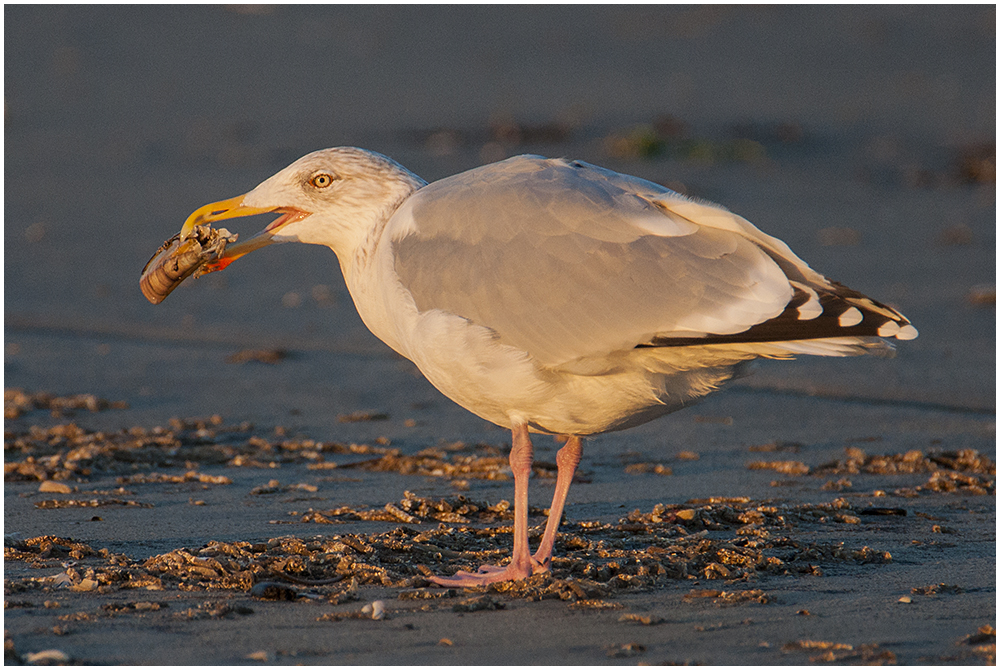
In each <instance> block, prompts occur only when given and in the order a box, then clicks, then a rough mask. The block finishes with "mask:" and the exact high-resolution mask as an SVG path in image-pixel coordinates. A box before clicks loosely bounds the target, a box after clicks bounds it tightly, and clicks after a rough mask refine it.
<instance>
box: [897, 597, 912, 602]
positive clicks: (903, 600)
mask: <svg viewBox="0 0 1000 670" xmlns="http://www.w3.org/2000/svg"><path fill="white" fill-rule="evenodd" d="M899 602H901V603H904V604H909V603H912V602H913V598H911V597H910V596H903V597H902V598H900V599H899Z"/></svg>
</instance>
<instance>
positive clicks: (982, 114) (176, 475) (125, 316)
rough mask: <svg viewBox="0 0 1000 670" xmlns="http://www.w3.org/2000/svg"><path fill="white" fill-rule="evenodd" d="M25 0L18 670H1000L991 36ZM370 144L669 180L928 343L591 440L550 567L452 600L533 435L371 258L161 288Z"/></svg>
mask: <svg viewBox="0 0 1000 670" xmlns="http://www.w3.org/2000/svg"><path fill="white" fill-rule="evenodd" d="M4 13H5V19H6V22H5V25H6V31H5V56H6V66H5V82H6V87H5V110H4V111H5V179H4V185H5V225H4V243H5V247H4V278H5V289H4V308H5V311H4V348H5V366H4V374H5V377H4V387H5V389H6V390H7V391H6V393H5V437H4V446H5V449H4V463H5V485H4V534H5V541H4V547H5V559H4V587H5V596H4V605H5V610H4V614H5V619H4V630H5V636H4V638H5V662H6V663H27V662H35V663H45V662H50V663H53V662H55V663H60V662H68V663H77V664H158V665H202V664H247V665H253V664H262V663H263V664H298V663H306V664H328V665H329V664H337V665H341V664H366V665H368V664H371V665H412V664H435V665H436V664H448V665H497V664H553V665H554V664H560V665H561V664H594V665H596V664H616V665H623V664H628V665H631V664H636V663H641V664H664V663H666V664H675V663H682V664H683V663H688V664H710V665H733V664H735V665H785V664H823V663H850V664H890V663H895V664H908V665H912V664H935V665H936V664H963V665H964V664H993V663H995V630H994V628H995V625H996V491H995V479H996V475H995V459H996V425H995V412H996V393H995V388H996V357H995V350H996V307H995V283H996V253H995V249H996V225H995V221H996V187H995V163H996V160H995V125H996V106H995V101H996V89H995V80H996V71H995V60H996V46H995V45H996V42H995V39H996V38H995V24H996V18H995V8H994V7H992V6H971V7H922V6H921V7H895V6H893V7H878V8H870V7H834V8H830V7H827V8H823V7H816V8H801V7H764V8H757V7H716V6H712V7H693V8H692V7H628V8H606V7H539V8H534V7H532V8H523V7H518V8H477V7H436V8H428V7H405V8H400V7H316V8H312V7H281V6H279V7H271V6H232V7H226V8H216V7H153V8H145V7H117V6H116V7H68V8H67V7H28V6H7V7H5V8H4ZM338 145H353V146H360V147H365V148H368V149H372V150H376V151H379V152H382V153H384V154H386V155H389V156H392V157H393V158H395V159H396V160H398V161H399V162H400V163H402V164H403V165H405V166H407V167H408V168H410V169H411V170H413V171H414V172H415V173H417V174H419V175H421V176H422V177H424V178H425V179H427V180H429V181H433V180H435V179H439V178H442V177H446V176H448V175H451V174H455V173H457V172H460V171H463V170H466V169H470V168H473V167H476V166H478V165H481V164H484V163H487V162H492V161H495V160H499V159H502V158H505V157H508V156H513V155H517V154H522V153H535V154H541V155H545V156H565V157H569V158H578V159H581V160H585V161H588V162H591V163H594V164H597V165H602V166H605V167H608V168H611V169H615V170H618V171H621V172H624V173H628V174H633V175H637V176H640V177H643V178H646V179H649V180H652V181H655V182H658V183H661V184H664V185H666V186H668V187H670V188H673V189H675V190H678V191H680V192H682V193H685V194H688V195H691V196H694V197H699V198H705V199H708V200H711V201H713V202H718V203H720V204H722V205H724V206H726V207H727V208H729V209H731V210H733V211H735V212H737V213H739V214H741V215H743V216H745V217H746V218H747V219H749V220H750V221H752V222H753V223H754V224H755V225H757V226H758V227H759V228H761V229H762V230H764V231H765V232H767V233H769V234H772V235H775V236H776V237H779V238H781V239H783V240H784V241H786V242H787V243H788V244H789V246H790V247H791V248H792V249H794V250H795V252H796V253H798V254H799V255H800V256H801V257H802V258H804V259H805V260H806V261H808V262H809V263H810V265H812V267H814V268H815V269H816V270H818V271H819V272H822V273H824V274H826V275H827V276H829V277H831V278H833V279H836V280H838V281H840V282H843V283H844V284H846V285H848V286H851V287H853V288H856V289H858V290H860V291H862V292H864V293H865V294H867V295H870V296H872V297H875V298H877V299H879V300H881V301H883V302H886V303H887V304H890V305H892V306H893V307H895V308H898V309H899V310H901V311H902V312H903V313H904V314H906V316H907V317H909V318H910V320H911V321H912V322H913V324H914V325H915V326H916V327H917V328H918V329H919V330H920V337H919V338H918V339H916V340H914V341H911V342H900V343H899V345H898V347H897V354H896V356H895V357H894V358H874V357H867V358H854V359H817V358H801V359H799V360H796V361H794V362H778V361H772V362H765V363H762V364H760V365H759V366H758V367H757V369H756V370H755V371H754V374H753V375H751V376H749V377H746V378H744V379H741V380H739V381H737V382H735V383H733V384H732V385H731V386H730V387H729V388H728V389H727V390H725V391H723V392H722V393H718V394H715V395H713V396H711V397H709V398H708V399H706V400H705V401H704V402H702V403H700V404H698V405H696V406H694V407H691V408H688V409H685V410H683V411H681V412H678V413H676V414H674V415H671V416H669V417H666V418H664V419H661V420H658V421H655V422H652V423H648V424H645V425H643V426H640V427H638V428H635V429H632V430H628V431H624V432H618V433H611V434H606V435H603V436H599V437H596V438H594V439H591V440H588V441H586V442H585V445H584V456H583V462H582V464H581V468H580V472H579V473H578V475H577V478H576V480H575V483H574V485H573V487H572V489H571V491H570V497H569V501H568V504H567V509H566V513H565V521H564V524H563V526H562V527H561V533H560V537H559V540H558V542H557V544H556V551H557V556H558V558H557V560H556V561H555V562H554V565H553V571H552V573H551V574H547V575H538V576H535V577H533V578H532V579H530V580H528V581H527V582H524V583H519V584H514V585H511V586H507V587H496V586H491V587H489V588H479V589H469V590H449V589H441V588H434V587H431V586H430V585H429V583H428V582H427V580H426V576H427V575H430V574H442V573H452V572H454V571H455V570H456V569H458V568H463V569H469V568H472V567H475V566H478V565H479V564H480V563H483V562H493V563H496V562H498V561H501V560H504V559H506V558H507V557H508V556H509V553H510V542H511V534H510V525H511V518H512V516H511V510H510V505H511V501H512V500H513V482H512V480H511V477H510V468H509V466H508V465H507V463H506V455H507V451H508V450H509V445H510V439H511V438H510V432H509V431H507V430H505V429H501V428H499V427H497V426H493V425H491V424H489V423H487V422H485V421H484V420H482V419H479V418H478V417H476V416H474V415H472V414H470V413H468V412H467V411H465V410H463V409H462V408H460V407H458V406H457V405H455V404H453V403H452V402H451V401H449V400H447V399H446V398H445V397H443V396H442V395H441V394H440V393H438V392H437V391H436V390H435V389H434V388H433V387H432V386H431V385H430V384H429V383H428V382H427V381H426V380H424V379H423V377H422V376H421V375H420V373H419V371H418V370H417V369H416V367H415V366H414V365H413V364H412V363H410V362H409V361H407V360H405V359H403V358H401V357H399V356H398V355H396V354H395V353H393V352H392V351H391V350H390V349H389V348H388V347H386V346H385V345H384V344H382V343H381V342H380V341H378V340H377V339H376V338H375V337H374V336H373V335H371V334H370V333H369V332H368V331H367V329H366V328H365V327H364V325H363V324H362V323H361V320H360V318H359V317H358V315H357V313H356V311H355V309H354V305H353V304H352V301H351V297H350V295H349V294H348V292H347V289H346V287H345V286H344V282H343V279H342V277H341V275H340V271H339V268H338V265H337V261H336V258H335V256H334V255H333V254H332V253H331V252H330V251H329V250H327V249H324V248H319V247H307V246H306V245H282V246H276V247H272V248H270V249H267V250H263V251H260V252H257V253H255V254H254V256H253V257H252V258H248V259H246V260H243V261H240V262H238V263H235V264H234V265H233V266H232V267H231V268H229V269H227V270H226V271H225V272H221V273H216V274H213V275H210V276H207V277H204V278H200V279H197V280H189V281H187V282H186V283H184V284H183V285H182V286H181V287H180V288H178V290H177V291H176V292H175V293H174V294H172V295H171V296H170V297H169V298H168V299H167V300H166V301H165V302H164V303H163V304H161V305H157V306H153V305H150V304H149V303H148V302H147V301H146V300H145V299H144V298H143V296H142V295H141V293H140V292H139V286H138V280H139V274H140V271H141V269H142V267H143V265H144V263H145V262H146V261H147V259H148V258H149V257H150V255H152V253H153V252H154V251H155V250H156V249H157V247H158V246H159V245H160V244H161V243H162V242H163V240H165V239H166V238H168V237H170V236H171V235H173V234H174V233H175V232H177V230H178V229H179V228H180V225H181V223H182V222H183V221H184V219H185V217H186V216H187V215H188V214H189V213H190V212H192V211H193V210H195V209H196V208H197V207H199V206H201V205H203V204H205V203H207V202H212V201H216V200H220V199H223V198H229V197H232V196H235V195H238V194H240V193H244V192H246V191H247V190H249V189H250V188H252V187H253V186H255V185H256V184H257V183H259V182H260V181H262V180H263V179H265V178H267V177H268V176H270V175H271V174H273V173H274V172H276V171H277V170H279V169H281V168H282V167H284V166H285V165H287V164H288V163H289V162H291V161H292V160H295V159H296V158H298V157H299V156H301V155H303V154H306V153H308V152H310V151H313V150H316V149H320V148H325V147H330V146H338ZM258 223H259V222H257V221H255V220H251V221H239V220H237V223H234V225H233V226H232V229H234V230H236V231H237V232H240V233H241V234H247V235H249V234H252V233H253V232H256V230H258V229H259V228H260V227H261V225H258ZM558 447H559V445H558V444H557V443H556V442H555V441H553V440H551V439H549V438H543V437H539V438H538V439H537V440H536V452H535V456H536V460H537V463H536V467H535V468H534V470H533V480H532V484H531V486H532V493H531V501H530V503H531V506H532V508H531V516H530V518H529V523H530V526H531V530H530V532H531V537H532V541H533V542H534V541H537V538H538V537H539V536H540V534H541V531H542V528H543V527H544V523H545V513H546V509H545V507H546V506H547V505H548V501H549V500H550V499H551V493H552V488H553V485H554V481H555V480H554V468H555V465H554V463H555V453H556V450H557V449H558ZM373 603H378V605H377V606H375V605H373ZM373 607H374V610H373ZM373 612H374V613H379V612H381V615H380V616H379V617H378V618H373Z"/></svg>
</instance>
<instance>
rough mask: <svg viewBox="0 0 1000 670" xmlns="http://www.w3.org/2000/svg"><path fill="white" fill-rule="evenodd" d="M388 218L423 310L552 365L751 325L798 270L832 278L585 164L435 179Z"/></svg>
mask: <svg viewBox="0 0 1000 670" xmlns="http://www.w3.org/2000/svg"><path fill="white" fill-rule="evenodd" d="M675 205H676V207H674V206H675ZM675 208H676V209H677V210H678V211H680V212H681V213H677V212H675V211H674V209H675ZM685 208H687V209H685ZM713 217H714V219H716V220H713ZM388 225H389V228H388V229H387V233H388V234H389V236H390V239H391V240H392V244H393V245H394V253H395V269H396V272H397V274H398V276H399V279H400V281H401V283H402V285H403V286H404V287H405V288H407V289H408V290H409V291H410V292H411V294H412V295H413V299H414V301H415V302H416V305H417V308H418V309H419V310H420V311H422V312H423V311H428V310H432V309H439V310H444V311H446V312H450V313H452V314H456V315H459V316H462V317H464V318H466V319H469V320H471V321H472V322H474V323H477V324H480V325H483V326H486V327H488V328H491V329H492V330H493V331H495V332H496V333H497V335H498V336H499V338H500V340H501V341H503V342H504V343H506V344H510V345H512V346H515V347H518V348H521V349H523V350H525V351H527V352H528V353H529V354H531V355H532V356H533V357H534V358H535V359H536V360H538V361H539V362H540V363H542V364H543V365H549V366H556V365H560V364H563V363H566V362H568V361H571V360H574V359H577V358H581V357H587V356H604V355H608V354H611V353H613V352H615V351H622V350H627V349H632V348H634V347H636V346H642V345H649V344H655V345H657V346H662V345H663V344H664V343H665V342H667V341H669V340H671V339H672V338H677V339H678V341H685V340H687V341H690V340H696V341H697V340H699V339H703V338H706V337H711V336H731V335H733V334H737V333H742V332H745V331H747V330H748V329H751V328H752V327H753V326H755V325H757V324H761V323H764V322H767V321H769V320H772V319H774V318H776V317H778V316H779V315H781V314H782V312H783V311H785V310H786V307H787V306H788V305H789V304H790V302H791V301H792V299H793V296H794V295H795V294H796V288H794V287H793V286H792V284H791V283H790V280H789V277H788V276H786V271H788V273H789V274H792V275H794V276H795V278H796V279H797V280H800V281H807V280H808V279H812V277H813V276H814V277H818V278H819V280H822V281H826V280H825V279H823V278H822V277H821V276H820V275H818V274H816V273H815V272H813V271H812V270H810V269H809V268H808V266H807V265H805V263H803V262H802V261H801V260H799V259H798V258H797V257H796V256H795V255H794V254H792V252H791V251H790V250H788V248H787V246H785V245H784V244H783V243H781V242H780V241H778V240H775V239H774V238H770V237H768V236H766V235H764V234H763V233H760V231H758V230H757V229H756V228H754V227H753V226H752V225H751V224H749V222H746V221H745V220H743V219H740V218H739V217H736V216H735V215H733V214H732V213H730V212H728V211H726V210H725V209H723V208H720V207H716V206H712V205H707V204H703V203H696V202H694V201H691V200H688V199H686V198H683V197H682V196H679V195H677V194H675V193H673V192H672V191H669V190H667V189H664V188H663V187H661V186H658V185H656V184H653V183H651V182H647V181H644V180H641V179H637V178H634V177H628V176H625V175H621V174H618V173H615V172H612V171H609V170H604V169H601V168H596V167H594V166H590V165H587V164H585V163H581V162H576V161H574V162H566V161H563V160H558V159H543V158H540V157H517V158H513V159H509V160H506V161H502V162H500V163H494V164H492V165H488V166H484V167H482V168H478V169H476V170H470V171H469V172H465V173H462V174H459V175H456V176H454V177H450V178H448V179H444V180H441V181H438V182H434V183H432V184H430V185H428V186H425V187H424V188H422V189H420V190H419V191H418V192H417V193H415V194H414V195H413V196H411V198H410V199H409V200H407V201H406V203H404V205H403V206H402V207H401V208H400V209H399V210H398V211H397V212H396V214H394V215H393V217H392V219H391V220H390V222H389V224H388ZM755 238H756V239H755ZM786 252H787V253H786ZM782 266H785V269H784V270H783V269H782ZM807 274H808V275H809V277H808V278H807V277H805V275H807ZM809 283H814V282H812V281H810V282H809Z"/></svg>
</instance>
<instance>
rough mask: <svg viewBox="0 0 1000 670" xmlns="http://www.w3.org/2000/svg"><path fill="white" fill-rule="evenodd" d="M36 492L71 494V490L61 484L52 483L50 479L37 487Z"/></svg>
mask: <svg viewBox="0 0 1000 670" xmlns="http://www.w3.org/2000/svg"><path fill="white" fill-rule="evenodd" d="M38 491H39V492H40V493H72V492H73V489H71V488H70V487H69V486H67V485H66V484H63V483H62V482H54V481H52V480H51V479H46V480H45V481H44V482H42V483H41V485H40V486H39V487H38Z"/></svg>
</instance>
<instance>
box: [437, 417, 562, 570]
mask: <svg viewBox="0 0 1000 670" xmlns="http://www.w3.org/2000/svg"><path fill="white" fill-rule="evenodd" d="M511 432H512V434H513V444H512V446H511V449H510V469H511V470H512V471H513V473H514V553H513V555H512V556H511V560H510V563H509V564H508V565H507V566H506V567H502V568H501V567H498V566H493V565H484V566H481V567H480V568H479V570H478V572H474V573H473V572H466V571H464V570H459V571H458V572H456V573H455V575H454V576H452V577H431V578H430V581H432V582H434V583H435V584H440V585H441V586H479V585H482V584H490V583H492V582H507V581H514V580H517V579H525V578H527V577H530V576H531V574H532V573H533V572H535V571H541V570H542V569H543V568H541V566H538V565H537V564H536V563H535V562H534V561H533V559H532V557H531V552H530V551H528V476H529V475H530V474H531V460H532V455H533V454H532V452H533V448H532V445H531V438H530V437H529V436H528V427H527V426H525V425H519V426H514V427H513V429H512V430H511ZM560 453H562V452H561V451H560ZM549 518H550V522H551V516H550V517H549Z"/></svg>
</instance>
